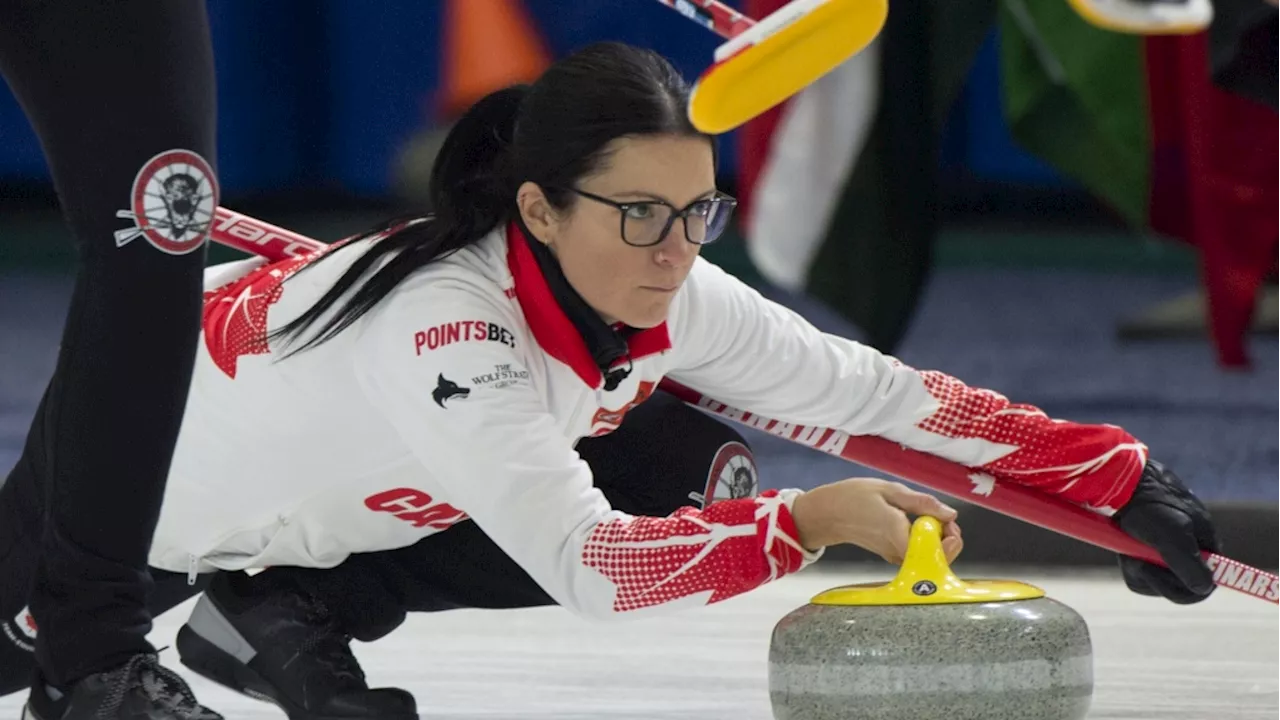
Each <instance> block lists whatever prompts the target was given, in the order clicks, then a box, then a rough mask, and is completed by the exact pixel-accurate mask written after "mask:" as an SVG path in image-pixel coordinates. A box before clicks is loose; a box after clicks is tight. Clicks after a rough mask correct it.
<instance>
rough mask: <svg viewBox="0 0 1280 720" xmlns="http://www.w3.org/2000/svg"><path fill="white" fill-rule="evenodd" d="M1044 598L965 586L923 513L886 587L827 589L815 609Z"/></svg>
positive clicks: (1010, 587) (1020, 587)
mask: <svg viewBox="0 0 1280 720" xmlns="http://www.w3.org/2000/svg"><path fill="white" fill-rule="evenodd" d="M1039 597H1044V591H1043V590H1041V589H1040V588H1037V587H1034V586H1031V585H1025V584H1023V583H1018V582H1010V581H1005V580H975V581H972V582H965V581H964V580H961V579H960V578H958V577H956V574H955V573H953V572H952V571H951V565H950V564H949V563H948V562H947V554H946V553H945V552H944V551H943V550H942V523H941V522H939V521H938V519H937V518H933V517H929V516H927V515H922V516H920V517H919V518H916V521H915V522H914V523H912V525H911V535H910V536H909V537H908V538H907V553H906V557H905V558H903V560H902V567H901V568H899V569H898V575H897V577H895V578H894V579H893V580H890V581H889V582H888V583H887V584H885V585H879V586H876V585H850V586H847V587H839V588H834V589H831V590H827V591H826V592H824V593H821V594H819V595H817V596H816V597H814V598H813V599H812V600H811V601H810V602H811V603H813V604H815V605H943V604H949V603H973V602H992V601H999V600H1026V599H1031V598H1039Z"/></svg>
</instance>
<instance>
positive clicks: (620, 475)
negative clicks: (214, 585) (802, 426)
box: [247, 393, 758, 641]
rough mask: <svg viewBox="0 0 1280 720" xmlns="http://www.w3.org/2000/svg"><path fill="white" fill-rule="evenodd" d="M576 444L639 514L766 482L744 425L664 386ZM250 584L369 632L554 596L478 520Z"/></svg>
mask: <svg viewBox="0 0 1280 720" xmlns="http://www.w3.org/2000/svg"><path fill="white" fill-rule="evenodd" d="M578 452H579V453H580V454H581V455H582V457H583V459H585V460H586V461H587V463H588V464H589V465H590V466H591V469H592V471H593V472H594V474H595V480H596V486H597V487H599V488H600V490H601V491H602V492H603V493H604V495H605V497H606V498H608V500H609V502H610V503H611V504H612V505H613V507H614V508H616V509H618V510H622V511H623V512H626V513H629V514H631V515H648V516H657V517H665V516H667V515H670V514H671V513H673V512H675V511H676V510H677V509H679V508H681V507H685V506H690V505H692V506H695V507H699V506H701V504H702V498H703V497H704V496H706V495H712V496H716V497H717V498H718V499H723V498H727V497H751V496H754V495H755V494H756V491H757V487H758V484H757V478H756V468H755V461H754V459H753V458H752V457H751V453H750V450H749V449H748V448H747V446H746V444H745V441H744V440H743V438H742V436H741V435H739V434H738V432H737V431H736V430H734V429H733V428H732V427H730V426H728V425H726V424H724V423H722V422H720V421H718V420H716V419H714V418H712V417H710V416H708V415H706V414H704V413H702V412H699V411H697V410H694V409H693V408H690V407H688V406H686V405H684V404H683V403H681V402H680V401H679V400H676V399H675V398H674V397H672V396H670V395H666V394H662V393H659V394H658V395H656V396H654V397H653V398H651V399H650V400H649V401H648V402H645V403H644V404H642V405H640V406H639V407H637V408H635V409H634V410H632V411H631V412H630V413H628V414H627V417H626V419H625V421H624V422H623V423H622V425H621V426H620V427H619V428H618V429H617V430H615V431H614V432H613V433H611V434H609V435H605V436H603V437H599V438H591V439H586V440H583V441H582V442H580V443H579V445H578ZM709 487H710V488H711V490H710V491H708V488H709ZM717 488H719V490H717ZM247 584H248V583H247ZM251 584H252V585H253V590H252V591H251V592H252V594H254V595H260V594H270V593H271V592H276V591H279V590H282V589H286V588H290V589H294V590H301V591H303V592H305V593H306V594H308V595H311V596H312V597H314V598H317V599H320V600H321V601H323V603H324V604H325V605H326V606H327V607H328V608H329V609H330V610H331V611H333V612H334V613H336V614H337V615H338V616H339V617H340V618H341V621H342V624H343V625H344V627H345V629H347V631H348V632H350V633H351V634H352V635H353V636H355V637H356V638H358V639H361V640H365V641H370V640H374V639H376V638H378V637H381V636H382V635H385V634H386V633H388V632H390V631H391V630H392V629H394V628H395V627H396V626H397V625H399V624H400V622H401V621H403V619H404V616H405V613H407V612H434V611H438V610H448V609H452V608H462V607H468V608H491V609H504V608H519V607H536V606H541V605H550V604H553V602H552V600H551V598H550V596H548V595H547V593H546V592H545V591H544V590H543V589H542V588H541V587H539V586H538V584H537V583H535V582H534V581H533V579H532V578H531V577H529V575H528V573H526V572H525V571H524V570H523V569H521V568H520V566H519V565H517V564H516V563H515V561H514V560H512V559H511V558H510V557H508V556H507V555H506V553H504V552H502V550H500V549H499V548H498V546H497V545H495V544H494V542H493V541H492V540H490V539H489V537H488V536H487V535H485V533H484V531H483V530H481V529H480V527H479V526H478V525H476V524H475V523H474V522H471V521H466V522H462V523H459V524H458V525H455V526H454V527H451V528H449V529H448V530H446V531H444V532H442V533H438V534H436V535H432V536H430V537H427V538H424V539H423V540H421V541H419V542H418V543H416V544H414V545H412V546H410V547H407V548H402V549H399V550H392V551H387V552H378V553H365V554H358V555H353V556H351V557H350V558H348V559H347V561H346V562H344V563H342V564H341V565H339V566H338V567H336V568H332V569H329V570H312V569H302V568H271V569H270V570H267V571H265V572H263V573H261V574H259V575H257V576H255V577H254V578H252V583H251Z"/></svg>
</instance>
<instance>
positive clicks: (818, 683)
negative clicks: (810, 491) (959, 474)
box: [769, 517, 1093, 720]
mask: <svg viewBox="0 0 1280 720" xmlns="http://www.w3.org/2000/svg"><path fill="white" fill-rule="evenodd" d="M941 537H942V526H941V524H940V523H939V522H938V521H937V520H934V519H933V518H927V517H922V518H920V519H918V520H917V521H916V523H915V525H914V526H913V527H912V532H911V539H910V543H909V545H908V549H907V556H906V559H905V560H904V561H903V563H902V570H901V571H900V572H899V573H898V576H897V577H896V578H895V579H894V580H893V581H891V582H890V583H889V584H887V585H881V586H875V585H853V586H848V587H841V588H835V589H833V590H828V591H827V592H824V593H822V594H820V595H818V596H816V597H815V598H813V600H811V601H810V604H809V605H806V606H804V607H802V608H800V609H798V610H796V611H795V612H792V613H791V614H790V615H787V616H786V617H785V618H783V619H782V620H781V621H780V622H779V623H778V625H777V626H776V627H775V628H774V631H773V638H772V642H771V645H770V649H769V698H770V701H771V702H772V704H773V714H774V717H776V718H777V720H921V719H922V718H939V719H940V720H1080V718H1084V717H1085V714H1086V713H1087V712H1088V710H1089V702H1090V700H1091V698H1092V695H1093V654H1092V647H1091V645H1090V642H1089V629H1088V626H1087V625H1086V624H1085V622H1084V619H1083V618H1081V617H1080V615H1079V614H1077V613H1076V612H1075V611H1074V610H1072V609H1071V608H1070V607H1067V606H1066V605H1063V604H1062V603H1059V602H1057V601H1055V600H1051V599H1049V598H1047V597H1045V596H1044V591H1043V590H1040V589H1039V588H1036V587H1032V586H1030V585H1024V584H1022V583H1015V582H1006V581H990V580H988V581H984V580H975V581H970V582H965V581H962V580H960V579H959V578H957V577H956V576H955V575H954V574H952V572H951V569H950V568H949V567H948V565H947V560H946V556H945V555H944V554H943V551H942V543H941Z"/></svg>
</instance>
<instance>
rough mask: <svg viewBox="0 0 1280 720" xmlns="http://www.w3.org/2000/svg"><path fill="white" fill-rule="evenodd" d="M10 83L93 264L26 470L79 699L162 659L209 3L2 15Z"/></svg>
mask: <svg viewBox="0 0 1280 720" xmlns="http://www.w3.org/2000/svg"><path fill="white" fill-rule="evenodd" d="M0 73H2V74H3V76H4V79H5V80H6V81H7V83H8V84H9V86H10V88H11V89H12V90H13V92H14V94H15V96H16V97H17V98H18V101H19V103H20V104H21V105H22V107H23V108H24V110H25V111H26V113H27V116H28V118H29V119H30V121H31V124H32V125H33V127H34V128H35V130H36V133H37V135H38V136H39V138H40V142H41V145H42V147H43V148H44V152H45V156H46V158H47V160H48V163H49V167H50V169H51V171H52V175H53V179H54V184H55V186H56V188H57V191H58V195H59V198H60V200H61V202H62V206H63V211H64V213H65V215H66V218H67V221H68V222H69V224H70V226H71V229H72V231H73V235H74V237H75V241H76V243H77V250H78V258H79V264H80V267H79V274H78V276H77V279H76V284H75V289H74V294H73V296H72V302H71V307H70V310H69V312H68V317H67V321H66V327H65V329H64V333H63V337H62V347H61V353H60V355H59V358H58V364H57V370H56V372H55V375H54V378H53V380H52V381H51V383H50V386H49V389H48V391H47V393H46V397H45V400H44V402H43V403H42V406H41V408H42V409H41V411H40V413H39V414H38V415H37V417H36V418H35V420H34V422H33V426H32V431H33V432H36V431H37V430H39V431H42V432H43V439H44V442H43V443H42V444H41V446H40V447H39V448H37V450H38V452H39V453H40V454H41V455H42V457H40V458H36V459H31V458H24V460H23V462H28V461H33V462H35V463H36V469H37V471H38V472H40V473H41V474H42V475H43V476H44V479H45V482H44V483H43V491H44V492H45V493H46V495H47V498H48V502H47V505H46V507H47V508H48V523H47V525H46V526H45V528H44V534H43V538H42V551H41V558H40V564H39V565H38V567H37V569H36V572H35V578H34V590H33V593H32V595H31V601H30V605H31V608H32V612H33V613H34V615H35V618H36V620H37V621H38V622H39V625H40V634H39V640H38V642H37V648H36V652H37V656H38V659H39V663H40V665H41V667H42V669H43V670H44V674H45V677H46V678H47V679H48V681H49V682H51V683H53V684H55V685H67V684H70V683H71V682H73V681H75V680H77V679H78V678H80V677H83V676H85V675H88V674H91V673H93V672H97V671H101V670H105V669H108V668H110V667H112V666H114V665H117V664H119V663H120V662H122V661H123V660H125V659H126V658H127V657H129V656H130V655H132V654H134V653H136V652H145V651H148V650H150V649H151V648H150V646H149V645H148V644H147V642H146V638H145V636H146V633H147V631H148V630H149V628H150V627H151V619H150V615H149V614H148V612H147V608H146V596H147V589H148V587H149V584H150V580H149V577H148V572H147V564H146V558H147V553H148V550H149V548H150V544H151V536H152V533H153V532H154V529H155V524H156V520H157V516H158V513H159V509H160V504H161V500H162V498H163V493H164V484H165V479H166V476H167V474H168V468H169V463H170V460H171V457H172V453H173V446H174V442H175V440H176V438H177V433H178V429H179V425H180V422H181V417H182V412H183V408H184V406H185V403H186V397H187V391H188V386H189V384H190V377H191V368H192V362H193V358H194V353H195V348H196V342H197V338H198V331H199V315H200V300H201V272H202V268H203V265H204V248H203V238H204V235H205V232H206V230H207V224H208V221H209V220H210V214H211V212H212V207H213V205H214V204H215V203H216V192H215V191H214V188H215V186H216V180H215V179H214V173H213V170H212V168H211V167H209V166H208V164H207V163H206V162H205V161H208V162H213V160H214V132H215V99H214V98H215V95H214V80H213V60H212V47H211V43H210V38H209V30H208V20H207V17H206V14H205V8H204V3H203V1H202V0H180V1H179V2H174V1H173V0H129V1H128V2H63V1H58V0H0ZM170 150H184V151H187V152H188V153H190V154H188V155H179V154H169V155H162V154H163V153H166V151H170ZM157 158H158V159H157ZM153 160H154V162H152V161H153ZM144 170H145V171H144ZM135 179H136V180H137V183H135ZM135 184H136V188H135ZM135 190H136V192H135ZM118 211H130V212H134V213H135V214H137V215H140V216H141V217H137V218H136V219H130V218H128V217H125V218H119V217H117V212H118ZM135 223H136V224H137V225H138V226H140V227H139V228H138V229H137V230H136V231H135V232H132V233H130V232H127V231H128V229H129V228H132V227H133V226H134V225H135ZM117 230H125V231H126V232H125V233H122V234H120V235H119V236H117V234H116V231H117ZM142 230H145V231H146V232H145V233H143V232H141V231H142Z"/></svg>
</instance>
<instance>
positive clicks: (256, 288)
mask: <svg viewBox="0 0 1280 720" xmlns="http://www.w3.org/2000/svg"><path fill="white" fill-rule="evenodd" d="M315 257H319V255H316V256H313V257H295V258H289V259H287V260H281V261H279V262H274V263H269V264H267V265H263V266H262V267H259V268H257V269H255V270H253V271H252V272H250V273H249V274H247V275H245V276H244V277H242V278H240V279H238V280H233V281H232V282H229V283H227V284H226V285H223V286H222V287H220V288H218V289H216V290H211V291H209V292H206V293H205V294H204V316H203V318H202V320H201V326H202V327H203V328H204V342H205V346H206V347H207V348H208V350H209V355H210V357H212V358H213V363H214V364H215V365H217V366H218V369H220V370H222V372H224V373H226V374H227V377H230V378H235V376H236V363H237V360H239V359H240V357H241V356H243V355H266V354H267V353H269V352H271V349H270V346H269V345H268V342H267V310H268V309H269V308H270V307H271V306H272V305H274V304H275V303H276V302H277V301H279V300H280V296H281V295H282V294H283V293H284V285H283V283H284V281H285V280H286V279H288V278H289V276H291V275H293V274H294V273H296V272H298V271H299V270H301V269H302V268H303V267H305V266H306V264H307V263H308V262H309V261H311V260H313V259H315Z"/></svg>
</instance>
